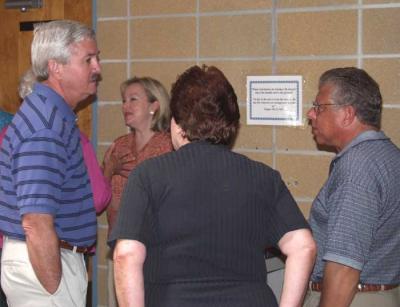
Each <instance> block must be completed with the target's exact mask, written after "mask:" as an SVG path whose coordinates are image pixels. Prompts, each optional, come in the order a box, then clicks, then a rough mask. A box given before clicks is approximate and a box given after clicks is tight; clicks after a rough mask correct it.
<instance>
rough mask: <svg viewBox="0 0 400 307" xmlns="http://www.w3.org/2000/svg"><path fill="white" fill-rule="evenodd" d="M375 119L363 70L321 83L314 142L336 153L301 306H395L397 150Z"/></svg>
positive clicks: (332, 73) (316, 205)
mask: <svg viewBox="0 0 400 307" xmlns="http://www.w3.org/2000/svg"><path fill="white" fill-rule="evenodd" d="M381 113H382V97H381V93H380V90H379V86H378V84H377V83H376V82H375V81H374V80H373V79H372V78H371V77H370V76H369V75H368V74H367V73H366V72H365V71H364V70H362V69H358V68H354V67H347V68H335V69H331V70H328V71H326V72H325V73H324V74H322V76H321V77H320V81H319V91H318V94H317V96H316V100H315V102H314V103H313V107H312V108H311V109H310V110H309V111H308V114H307V115H308V118H309V119H310V122H311V126H312V133H313V135H314V139H315V141H316V142H317V143H318V144H319V145H323V146H328V147H332V148H333V149H334V151H336V153H337V154H336V156H335V157H334V159H333V160H332V162H331V166H330V172H329V178H328V180H327V181H326V183H325V184H324V186H323V187H322V189H321V191H320V192H319V194H318V195H317V197H316V199H315V200H314V202H313V205H312V209H311V213H310V225H311V228H312V230H313V235H314V238H315V240H316V242H317V247H318V255H317V260H316V264H315V267H314V270H313V273H312V275H311V282H310V289H309V291H308V294H307V297H306V301H305V304H304V306H307V307H313V306H320V307H327V306H332V307H333V306H334V307H342V306H352V307H369V306H371V307H372V306H385V307H395V306H397V307H398V306H400V301H399V299H400V298H399V283H400V261H399V255H400V227H399V225H400V181H399V178H400V150H399V148H398V147H397V146H396V145H394V144H393V143H392V142H391V140H390V139H389V138H388V137H387V136H386V135H385V134H384V133H383V132H382V131H380V126H381Z"/></svg>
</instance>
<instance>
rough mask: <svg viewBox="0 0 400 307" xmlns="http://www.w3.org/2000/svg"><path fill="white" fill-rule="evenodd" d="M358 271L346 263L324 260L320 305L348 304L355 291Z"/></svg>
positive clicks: (321, 306) (336, 305) (358, 276)
mask: <svg viewBox="0 0 400 307" xmlns="http://www.w3.org/2000/svg"><path fill="white" fill-rule="evenodd" d="M359 280H360V271H358V270H356V269H353V268H351V267H348V266H346V265H343V264H340V263H336V262H331V261H326V264H325V269H324V279H323V285H324V286H323V289H322V295H321V302H320V307H329V306H335V307H345V306H350V304H351V302H352V300H353V298H354V295H355V294H356V292H357V285H358V281H359Z"/></svg>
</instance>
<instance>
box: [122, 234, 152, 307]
mask: <svg viewBox="0 0 400 307" xmlns="http://www.w3.org/2000/svg"><path fill="white" fill-rule="evenodd" d="M145 259H146V247H145V246H144V244H143V243H141V242H139V241H136V240H118V241H117V244H116V247H115V250H114V279H115V289H116V292H117V298H118V303H119V305H120V306H124V307H144V279H143V263H144V261H145Z"/></svg>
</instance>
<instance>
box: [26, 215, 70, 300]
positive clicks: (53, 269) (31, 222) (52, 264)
mask: <svg viewBox="0 0 400 307" xmlns="http://www.w3.org/2000/svg"><path fill="white" fill-rule="evenodd" d="M22 223H23V227H24V230H25V235H26V245H27V248H28V255H29V260H30V262H31V264H32V268H33V270H34V271H35V274H36V276H37V278H38V280H39V282H40V283H41V284H42V285H43V287H44V288H45V289H46V290H47V291H48V292H49V293H54V292H56V290H57V288H58V286H59V284H60V280H61V274H62V272H61V258H60V247H59V241H58V237H57V234H56V232H55V229H54V226H53V217H52V216H50V215H48V214H27V215H25V216H24V217H23V222H22Z"/></svg>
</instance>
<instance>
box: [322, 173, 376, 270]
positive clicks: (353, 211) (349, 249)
mask: <svg viewBox="0 0 400 307" xmlns="http://www.w3.org/2000/svg"><path fill="white" fill-rule="evenodd" d="M374 191H375V189H374V188H373V187H372V186H371V187H370V188H367V187H363V186H361V185H357V184H356V183H354V182H351V181H347V182H344V183H343V184H341V185H340V186H339V187H338V188H337V189H336V190H335V192H334V193H332V194H331V195H329V204H330V212H329V220H328V238H327V242H326V246H325V254H324V255H323V259H324V260H328V261H334V262H338V263H341V264H344V265H347V266H350V267H352V268H355V269H357V270H361V269H362V267H363V266H364V264H365V261H366V259H368V254H369V251H370V248H371V244H372V242H373V234H374V233H375V228H376V225H377V218H378V214H379V213H378V206H379V197H378V194H377V193H376V191H375V192H374Z"/></svg>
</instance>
